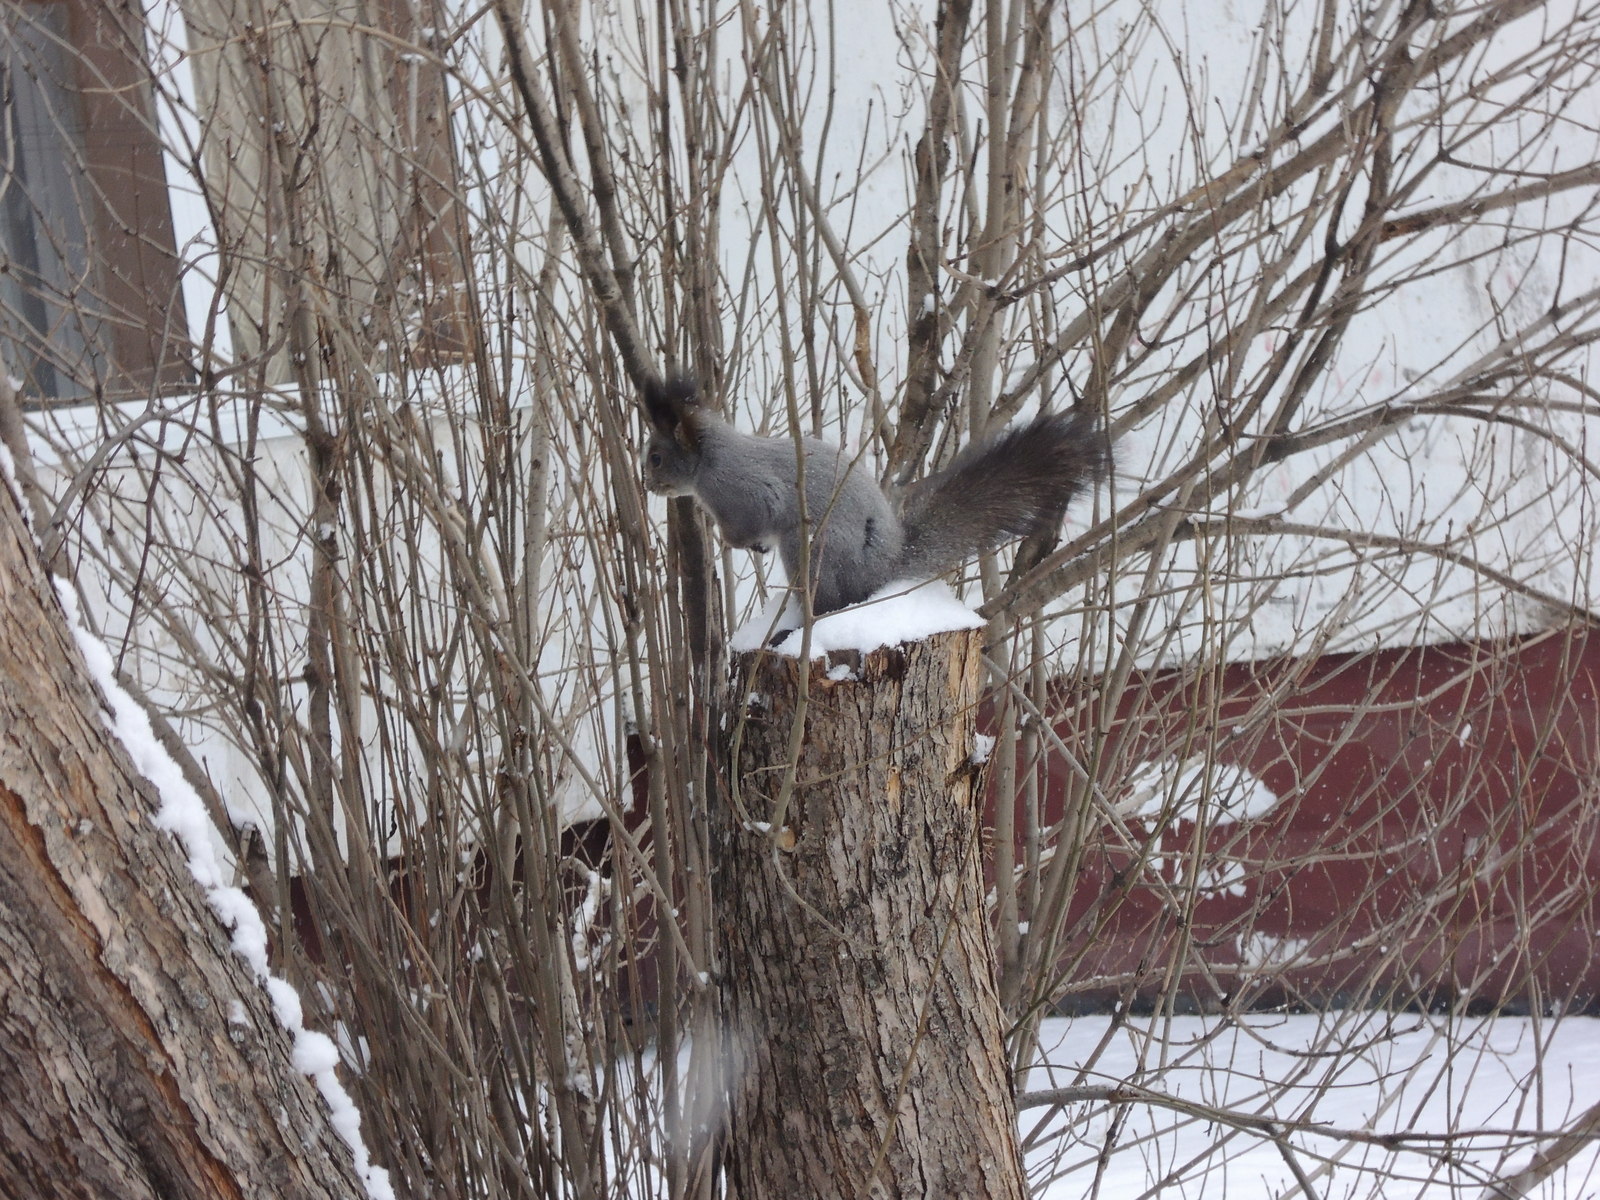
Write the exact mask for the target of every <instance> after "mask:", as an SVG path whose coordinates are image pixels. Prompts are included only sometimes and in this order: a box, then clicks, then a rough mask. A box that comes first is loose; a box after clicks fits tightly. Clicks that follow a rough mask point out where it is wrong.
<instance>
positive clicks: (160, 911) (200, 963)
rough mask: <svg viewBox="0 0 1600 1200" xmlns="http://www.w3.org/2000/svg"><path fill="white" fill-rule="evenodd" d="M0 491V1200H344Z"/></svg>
mask: <svg viewBox="0 0 1600 1200" xmlns="http://www.w3.org/2000/svg"><path fill="white" fill-rule="evenodd" d="M154 808H155V801H154V797H153V796H152V795H151V794H150V789H149V787H148V785H147V784H145V783H144V782H143V781H142V780H141V779H139V777H138V776H137V775H136V773H135V771H134V770H133V767H132V764H131V763H130V762H129V760H128V757H127V755H126V753H125V752H124V751H123V749H122V747H121V746H120V745H119V744H116V743H115V742H113V741H112V739H111V738H110V737H109V735H108V734H107V731H106V727H105V725H104V723H103V721H102V716H101V701H100V699H99V698H98V695H97V693H96V690H95V688H94V687H93V685H92V684H91V683H90V682H89V680H88V677H87V674H86V672H85V668H84V665H83V659H82V657H81V655H80V654H79V652H78V648H77V646H76V645H75V644H74V642H73V640H72V638H71V636H70V634H69V633H68V630H67V626H66V623H65V620H64V618H63V615H62V611H61V608H60V606H59V604H58V602H57V601H56V598H55V596H54V595H53V594H52V593H51V590H50V586H49V584H48V582H47V581H46V580H45V578H44V576H43V574H42V572H41V571H40V569H39V565H38V561H37V555H36V553H35V551H34V547H33V544H32V540H31V539H30V538H29V537H28V534H27V532H26V530H24V528H23V527H22V523H21V520H20V519H19V517H18V513H17V509H16V506H15V503H14V501H13V495H12V491H11V488H10V486H9V485H8V484H7V483H6V482H5V481H4V480H3V479H0V1196H4V1197H6V1198H7V1200H41V1198H47V1197H48V1198H55V1197H84V1198H92V1200H104V1198H105V1197H108V1196H115V1197H118V1198H119V1200H139V1198H141V1197H150V1198H151V1200H155V1198H157V1197H159V1198H161V1200H188V1198H191V1197H192V1198H193V1200H219V1198H224V1200H225V1198H228V1197H248V1198H250V1200H255V1198H257V1197H265V1196H271V1197H311V1196H320V1197H345V1196H356V1195H360V1194H362V1189H361V1186H360V1184H359V1182H358V1181H357V1179H356V1175H355V1170H354V1167H353V1164H352V1160H351V1155H350V1151H349V1149H348V1148H347V1147H346V1146H345V1145H344V1143H343V1142H342V1141H340V1139H339V1137H338V1136H337V1134H335V1133H334V1131H333V1129H332V1127H331V1125H330V1124H329V1120H328V1112H327V1109H326V1107H325V1106H324V1104H323V1102H322V1100H321V1098H320V1097H319V1096H318V1094H317V1092H316V1091H315V1089H314V1088H313V1087H312V1085H311V1083H310V1081H309V1080H307V1079H306V1077H305V1076H304V1075H302V1074H300V1073H299V1072H298V1071H296V1070H294V1069H293V1067H292V1066H291V1065H290V1059H289V1055H290V1046H289V1041H288V1036H287V1035H286V1034H285V1033H284V1031H283V1030H282V1028H281V1027H280V1026H279V1025H278V1023H277V1021H276V1020H275V1019H274V1017H273V1016H272V1014H271V1009H270V1007H269V1004H268V1001H267V998H266V995H265V994H264V993H263V992H262V990H261V988H260V987H259V986H257V984H256V983H255V981H254V980H253V978H252V977H251V975H250V973H249V972H248V971H247V970H246V968H245V966H244V964H243V963H242V962H241V961H240V960H239V959H238V958H237V957H236V956H235V955H234V953H233V951H232V949H231V948H230V944H229V937H228V934H227V933H225V932H224V931H223V929H222V926H221V924H220V923H219V922H218V920H217V918H216V916H215V915H214V914H213V913H212V911H211V909H210V908H209V906H208V905H207V903H206V901H205V899H204V897H203V896H202V895H201V892H200V889H199V887H198V886H197V885H196V883H195V881H194V879H193V878H192V877H191V875H190V874H189V869H188V866H187V864H186V862H185V861H184V859H183V855H182V852H181V851H180V850H179V848H178V845H177V843H176V842H175V841H174V839H173V838H172V836H171V835H170V834H167V833H163V832H160V831H158V830H156V829H155V828H153V827H152V825H151V823H150V816H151V814H152V812H153V811H154Z"/></svg>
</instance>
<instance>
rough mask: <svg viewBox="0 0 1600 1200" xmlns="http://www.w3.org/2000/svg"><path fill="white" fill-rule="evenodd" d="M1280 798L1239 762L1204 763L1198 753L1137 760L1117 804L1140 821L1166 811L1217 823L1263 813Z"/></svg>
mask: <svg viewBox="0 0 1600 1200" xmlns="http://www.w3.org/2000/svg"><path fill="white" fill-rule="evenodd" d="M1279 799H1280V797H1279V796H1278V794H1277V793H1276V792H1274V791H1273V790H1272V789H1271V788H1269V787H1268V786H1267V785H1266V784H1265V783H1263V782H1262V781H1261V780H1260V779H1259V778H1258V777H1257V776H1255V775H1253V774H1251V773H1250V772H1249V771H1247V770H1245V769H1244V768H1243V767H1238V766H1233V765H1231V764H1228V763H1219V762H1215V761H1211V762H1208V761H1207V759H1206V756H1205V755H1203V754H1198V755H1194V756H1192V757H1190V758H1186V759H1181V760H1180V759H1175V758H1163V759H1156V760H1153V761H1149V762H1142V763H1140V764H1139V765H1138V766H1136V767H1135V768H1134V769H1133V771H1132V773H1131V774H1130V775H1129V776H1128V790H1127V794H1126V796H1125V798H1124V799H1123V800H1122V802H1121V803H1120V804H1118V805H1117V808H1118V811H1120V812H1121V813H1122V814H1123V816H1125V817H1130V818H1136V819H1141V820H1149V819H1151V818H1156V817H1161V816H1166V818H1167V819H1168V820H1172V821H1199V819H1200V817H1201V816H1202V814H1207V815H1209V817H1210V820H1211V824H1212V825H1213V826H1216V825H1230V824H1232V823H1233V822H1235V821H1253V820H1255V819H1256V818H1258V817H1264V816H1266V814H1267V813H1269V812H1271V811H1272V810H1273V809H1274V808H1276V807H1277V805H1278V800H1279Z"/></svg>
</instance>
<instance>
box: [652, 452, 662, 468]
mask: <svg viewBox="0 0 1600 1200" xmlns="http://www.w3.org/2000/svg"><path fill="white" fill-rule="evenodd" d="M650 465H651V466H652V467H659V466H660V465H661V451H659V450H652V451H650Z"/></svg>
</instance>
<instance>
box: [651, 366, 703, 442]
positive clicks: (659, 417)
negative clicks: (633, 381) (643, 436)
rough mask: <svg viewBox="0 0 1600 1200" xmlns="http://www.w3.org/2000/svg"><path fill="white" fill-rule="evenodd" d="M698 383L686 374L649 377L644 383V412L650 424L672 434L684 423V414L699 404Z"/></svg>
mask: <svg viewBox="0 0 1600 1200" xmlns="http://www.w3.org/2000/svg"><path fill="white" fill-rule="evenodd" d="M699 390H700V388H699V385H698V384H697V383H696V382H695V381H694V379H693V378H692V377H690V376H688V375H679V374H671V375H668V376H667V377H666V378H665V379H650V380H647V381H646V382H645V385H644V389H643V392H644V413H645V416H646V417H648V418H649V420H650V424H651V425H653V426H654V427H655V428H656V429H658V430H660V431H661V432H662V433H665V434H668V435H669V436H670V435H673V434H676V433H677V432H678V430H679V429H680V428H681V427H682V425H683V423H684V414H685V412H686V411H687V410H688V409H691V408H695V407H696V406H698V404H699V400H698V398H697V397H698V394H699Z"/></svg>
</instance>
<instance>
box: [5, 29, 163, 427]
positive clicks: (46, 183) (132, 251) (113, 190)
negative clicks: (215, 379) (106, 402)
mask: <svg viewBox="0 0 1600 1200" xmlns="http://www.w3.org/2000/svg"><path fill="white" fill-rule="evenodd" d="M0 88H3V91H0V356H3V358H4V369H5V370H6V371H7V372H8V373H9V374H11V375H12V376H14V377H17V378H20V379H21V380H22V382H23V391H24V395H25V399H27V400H28V401H30V402H41V401H47V400H75V399H84V398H89V397H96V396H106V397H110V398H117V397H128V396H137V395H141V394H144V395H148V394H150V393H151V392H153V391H159V390H164V389H169V388H179V387H184V386H188V385H190V384H191V383H192V373H191V370H190V365H189V361H188V357H187V354H186V352H185V345H186V339H187V326H186V322H185V317H184V309H183V299H182V296H181V294H180V291H179V286H178V276H179V272H178V262H177V256H176V254H175V252H174V247H173V235H172V212H171V206H170V203H169V200H168V195H167V184H166V177H165V174H164V172H163V169H162V159H161V148H160V142H159V139H158V137H157V135H156V130H155V118H154V106H153V104H152V102H151V100H152V98H151V89H150V81H149V68H148V66H147V60H146V57H145V45H144V29H143V24H142V17H141V16H140V12H139V9H138V7H137V6H124V5H120V4H116V3H103V2H96V0H8V2H7V3H4V4H0Z"/></svg>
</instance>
